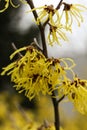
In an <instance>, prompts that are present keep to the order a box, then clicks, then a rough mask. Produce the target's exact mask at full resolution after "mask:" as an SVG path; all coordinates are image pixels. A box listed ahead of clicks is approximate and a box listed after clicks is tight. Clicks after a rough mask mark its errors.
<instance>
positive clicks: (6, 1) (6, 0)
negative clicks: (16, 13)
mask: <svg viewBox="0 0 87 130" xmlns="http://www.w3.org/2000/svg"><path fill="white" fill-rule="evenodd" d="M5 3H6V4H5V8H4V9H1V10H0V13H2V12H4V11H5V10H6V9H7V8H8V7H9V3H10V4H11V5H12V6H13V7H14V8H17V7H18V6H19V5H14V4H13V2H12V0H5Z"/></svg>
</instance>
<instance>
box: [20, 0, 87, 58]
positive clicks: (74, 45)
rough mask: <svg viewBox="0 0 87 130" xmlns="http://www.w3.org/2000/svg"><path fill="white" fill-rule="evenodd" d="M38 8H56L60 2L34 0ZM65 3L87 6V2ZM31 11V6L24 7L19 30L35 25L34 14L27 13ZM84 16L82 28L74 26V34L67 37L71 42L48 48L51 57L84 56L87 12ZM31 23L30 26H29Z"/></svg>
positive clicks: (86, 46) (54, 0)
mask: <svg viewBox="0 0 87 130" xmlns="http://www.w3.org/2000/svg"><path fill="white" fill-rule="evenodd" d="M33 1H34V4H35V6H36V7H38V6H42V5H45V4H47V5H50V4H53V5H54V6H55V7H56V5H57V3H58V0H43V1H42V0H39V2H38V0H33ZM64 2H68V3H72V4H75V3H76V4H78V3H79V4H83V5H85V6H87V0H72V1H71V0H64ZM28 10H30V8H29V6H24V7H23V9H22V12H23V17H22V20H21V23H20V25H19V28H21V29H23V30H26V29H27V27H28V26H29V25H30V24H31V23H33V22H34V21H33V16H32V13H27V14H26V11H28ZM82 14H83V17H84V22H83V23H82V24H81V27H78V26H77V25H76V24H75V25H73V31H72V32H73V33H72V34H71V33H68V34H67V36H68V38H69V42H68V43H67V42H64V41H63V42H61V43H62V46H58V45H57V44H55V45H54V46H53V47H51V46H48V50H49V55H50V56H55V57H58V56H63V55H64V56H68V55H70V56H71V57H73V54H75V53H76V54H77V53H81V54H84V53H85V52H86V49H87V45H86V42H87V40H86V39H87V11H85V12H84V13H82ZM29 23H30V24H29Z"/></svg>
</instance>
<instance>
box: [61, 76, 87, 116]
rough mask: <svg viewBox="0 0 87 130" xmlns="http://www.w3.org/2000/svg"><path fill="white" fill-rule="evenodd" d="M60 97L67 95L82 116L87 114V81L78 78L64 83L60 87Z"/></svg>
mask: <svg viewBox="0 0 87 130" xmlns="http://www.w3.org/2000/svg"><path fill="white" fill-rule="evenodd" d="M59 92H60V93H61V94H60V95H65V96H67V97H68V99H69V100H70V101H71V102H72V103H73V104H74V106H75V108H76V109H77V110H78V111H79V112H80V113H82V114H87V105H86V104H87V80H81V79H79V78H78V77H77V76H75V77H74V79H73V81H71V80H70V79H68V80H66V82H63V84H62V85H61V86H60V87H59Z"/></svg>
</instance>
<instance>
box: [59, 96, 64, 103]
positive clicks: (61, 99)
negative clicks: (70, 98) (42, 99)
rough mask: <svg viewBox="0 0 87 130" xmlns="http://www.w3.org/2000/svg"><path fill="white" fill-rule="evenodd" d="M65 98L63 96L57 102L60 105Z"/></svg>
mask: <svg viewBox="0 0 87 130" xmlns="http://www.w3.org/2000/svg"><path fill="white" fill-rule="evenodd" d="M64 98H65V95H63V96H62V97H61V98H60V99H59V100H58V101H57V102H58V103H60V102H61V101H62V100H63V99H64Z"/></svg>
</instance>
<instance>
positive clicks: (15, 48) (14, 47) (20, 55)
mask: <svg viewBox="0 0 87 130" xmlns="http://www.w3.org/2000/svg"><path fill="white" fill-rule="evenodd" d="M12 47H13V49H14V51H16V50H17V47H16V46H15V44H14V43H12ZM18 56H19V57H23V55H22V54H21V53H20V52H18Z"/></svg>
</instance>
